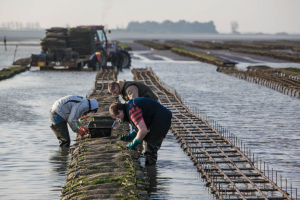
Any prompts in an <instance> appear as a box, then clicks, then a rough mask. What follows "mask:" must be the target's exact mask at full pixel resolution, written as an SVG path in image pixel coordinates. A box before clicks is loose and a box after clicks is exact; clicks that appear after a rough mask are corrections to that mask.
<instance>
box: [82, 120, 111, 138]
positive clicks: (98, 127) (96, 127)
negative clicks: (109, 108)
mask: <svg viewBox="0 0 300 200" xmlns="http://www.w3.org/2000/svg"><path fill="white" fill-rule="evenodd" d="M114 125H115V121H91V122H90V123H89V124H88V129H89V131H90V134H91V137H92V138H98V137H107V136H111V131H112V128H113V127H114Z"/></svg>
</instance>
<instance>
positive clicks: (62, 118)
mask: <svg viewBox="0 0 300 200" xmlns="http://www.w3.org/2000/svg"><path fill="white" fill-rule="evenodd" d="M97 110H98V102H97V100H96V99H86V98H84V97H81V96H76V95H69V96H65V97H63V98H60V99H59V100H57V101H56V102H55V103H54V104H53V106H52V108H51V110H50V118H51V121H52V125H51V126H50V128H51V129H52V131H53V132H54V134H55V135H56V137H57V139H58V140H59V141H60V146H64V147H67V146H69V145H70V135H69V131H68V127H67V124H69V126H70V128H71V129H72V130H73V131H74V132H76V133H78V134H79V135H81V136H83V135H84V134H86V133H88V132H89V131H88V129H87V128H86V127H84V126H83V125H82V124H81V123H78V124H77V121H78V120H79V118H80V117H81V116H82V115H84V114H86V113H89V112H97Z"/></svg>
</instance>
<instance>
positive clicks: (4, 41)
mask: <svg viewBox="0 0 300 200" xmlns="http://www.w3.org/2000/svg"><path fill="white" fill-rule="evenodd" d="M3 42H4V47H5V51H6V36H4V40H3Z"/></svg>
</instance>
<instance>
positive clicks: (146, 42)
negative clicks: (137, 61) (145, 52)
mask: <svg viewBox="0 0 300 200" xmlns="http://www.w3.org/2000/svg"><path fill="white" fill-rule="evenodd" d="M134 42H136V43H139V44H142V45H144V46H147V47H150V48H153V49H156V50H169V49H170V47H169V46H167V45H164V44H161V43H159V42H157V41H153V40H152V41H149V40H135V41H134Z"/></svg>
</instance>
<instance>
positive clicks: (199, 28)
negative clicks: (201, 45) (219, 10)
mask: <svg viewBox="0 0 300 200" xmlns="http://www.w3.org/2000/svg"><path fill="white" fill-rule="evenodd" d="M125 30H126V31H129V32H146V33H209V34H218V32H217V30H216V26H215V25H214V22H213V21H210V22H204V23H200V22H193V23H190V22H187V21H185V20H180V21H179V22H172V21H169V20H166V21H164V22H162V23H158V22H153V21H146V22H142V23H139V22H130V23H129V24H128V26H127V28H126V29H125Z"/></svg>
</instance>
